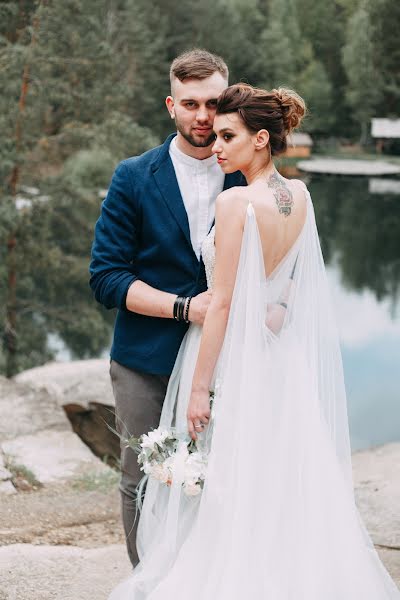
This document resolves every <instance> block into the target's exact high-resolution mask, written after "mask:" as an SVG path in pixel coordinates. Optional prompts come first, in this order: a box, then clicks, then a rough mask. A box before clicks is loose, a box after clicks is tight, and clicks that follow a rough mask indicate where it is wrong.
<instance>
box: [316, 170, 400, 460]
mask: <svg viewBox="0 0 400 600" xmlns="http://www.w3.org/2000/svg"><path fill="white" fill-rule="evenodd" d="M381 181H382V183H380V184H378V185H377V184H374V185H371V182H369V181H368V179H367V178H344V177H322V176H319V177H313V178H312V179H311V180H310V181H309V182H308V185H309V188H310V191H311V194H312V196H313V201H314V206H315V212H316V217H317V222H318V227H319V231H320V237H321V245H322V247H323V252H324V256H325V261H326V262H327V265H328V276H329V279H330V283H331V288H332V293H333V297H334V307H335V310H336V315H337V321H338V325H339V332H340V338H341V346H342V352H343V362H344V370H345V379H346V387H347V394H348V407H349V420H350V431H351V443H352V449H353V450H357V449H361V448H366V447H370V446H372V445H377V444H382V443H384V442H389V441H394V440H400V403H399V388H400V386H399V384H400V377H399V366H400V363H399V356H400V320H399V318H398V305H399V301H398V296H399V282H400V193H396V192H397V190H398V186H396V185H394V184H393V181H392V184H391V185H390V186H388V185H384V184H383V181H384V180H381ZM396 183H398V182H396ZM371 191H372V192H373V193H371Z"/></svg>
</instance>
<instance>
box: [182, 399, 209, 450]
mask: <svg viewBox="0 0 400 600" xmlns="http://www.w3.org/2000/svg"><path fill="white" fill-rule="evenodd" d="M210 416H211V409H210V392H209V390H208V389H198V390H196V389H193V388H192V392H191V394H190V401H189V405H188V409H187V422H188V430H189V435H190V437H191V438H192V440H194V441H196V440H197V435H196V433H201V432H202V431H203V429H204V427H206V426H207V425H208V422H209V420H210Z"/></svg>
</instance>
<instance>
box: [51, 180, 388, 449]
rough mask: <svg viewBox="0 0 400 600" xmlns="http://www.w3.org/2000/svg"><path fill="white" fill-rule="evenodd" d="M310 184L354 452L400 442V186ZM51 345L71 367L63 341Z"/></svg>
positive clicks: (53, 340) (370, 182)
mask: <svg viewBox="0 0 400 600" xmlns="http://www.w3.org/2000/svg"><path fill="white" fill-rule="evenodd" d="M306 183H307V185H308V187H309V189H310V192H311V195H312V198H313V202H314V206H315V212H316V218H317V224H318V229H319V232H320V239H321V245H322V249H323V253H324V257H325V262H326V264H327V269H328V276H329V280H330V284H331V288H332V293H333V297H334V307H335V310H336V316H337V321H338V325H339V331H340V338H341V347H342V353H343V362H344V371H345V379H346V387H347V393H348V410H349V422H350V433H351V443H352V449H353V451H354V450H359V449H362V448H368V447H370V446H373V445H378V444H383V443H385V442H389V441H396V440H397V441H399V440H400V318H399V308H400V304H399V288H400V193H399V189H398V188H399V186H400V180H397V181H396V180H384V179H380V180H372V179H368V178H366V177H365V178H359V177H355V178H346V177H333V176H308V177H307V180H306ZM110 331H111V329H110ZM110 335H111V333H110ZM50 342H51V345H52V347H53V348H54V349H55V350H56V355H57V358H58V359H61V360H65V359H68V357H69V356H70V354H69V352H68V348H67V347H66V346H65V344H64V343H63V342H62V340H61V339H60V338H59V337H54V336H52V337H51V338H50ZM107 354H108V348H104V349H103V351H102V353H101V355H103V356H106V355H107ZM82 355H84V352H82ZM86 356H87V355H86ZM75 357H77V355H76V353H75Z"/></svg>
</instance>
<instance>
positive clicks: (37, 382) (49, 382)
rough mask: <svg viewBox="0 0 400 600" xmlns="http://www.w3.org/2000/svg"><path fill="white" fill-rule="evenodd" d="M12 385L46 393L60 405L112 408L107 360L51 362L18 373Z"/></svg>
mask: <svg viewBox="0 0 400 600" xmlns="http://www.w3.org/2000/svg"><path fill="white" fill-rule="evenodd" d="M15 381H17V382H20V383H27V384H29V385H30V386H34V387H35V388H37V389H40V388H45V389H47V390H48V391H49V392H50V393H51V394H53V395H55V396H56V397H57V400H58V402H59V404H61V405H63V404H80V405H82V406H84V407H88V406H89V404H90V402H98V403H101V404H106V405H110V406H114V396H113V393H112V388H111V382H110V376H109V360H108V359H93V360H76V361H72V362H50V363H47V364H45V365H43V366H41V367H35V368H34V369H29V370H28V371H23V372H22V373H19V375H17V376H16V377H15Z"/></svg>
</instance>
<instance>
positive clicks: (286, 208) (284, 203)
mask: <svg viewBox="0 0 400 600" xmlns="http://www.w3.org/2000/svg"><path fill="white" fill-rule="evenodd" d="M268 186H269V187H270V188H272V190H273V194H274V196H275V201H276V205H277V207H278V210H279V212H280V213H281V214H283V215H285V217H288V216H289V215H290V213H291V212H292V206H293V194H292V192H291V191H290V189H289V188H288V186H287V185H286V182H285V180H284V179H283V178H282V177H280V175H279V174H278V173H277V171H275V172H274V173H272V175H271V177H270V178H269V179H268Z"/></svg>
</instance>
